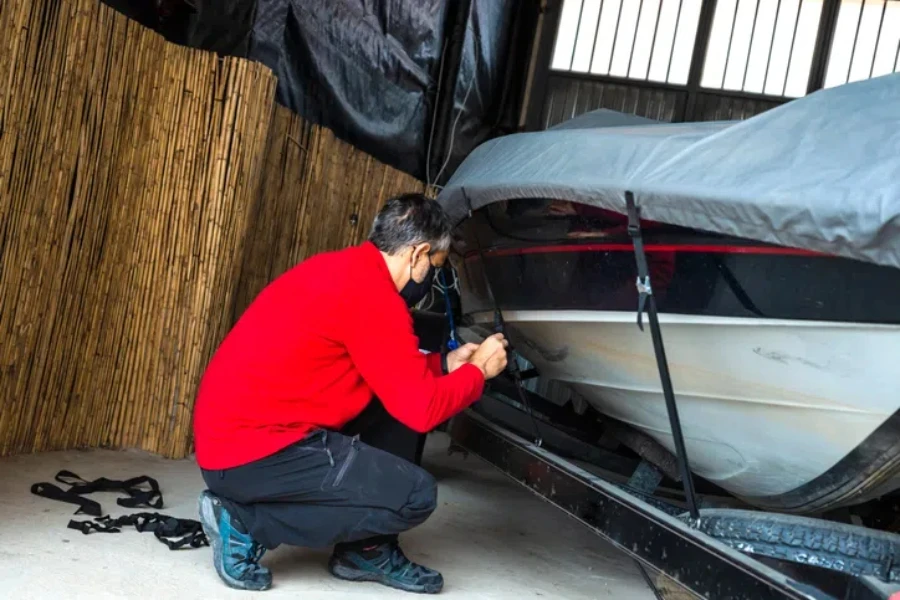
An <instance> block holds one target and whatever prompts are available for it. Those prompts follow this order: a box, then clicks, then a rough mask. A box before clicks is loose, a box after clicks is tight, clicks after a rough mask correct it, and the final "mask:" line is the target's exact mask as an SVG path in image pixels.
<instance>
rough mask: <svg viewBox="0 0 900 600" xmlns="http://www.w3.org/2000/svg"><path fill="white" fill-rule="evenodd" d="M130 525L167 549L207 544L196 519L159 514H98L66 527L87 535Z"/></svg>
mask: <svg viewBox="0 0 900 600" xmlns="http://www.w3.org/2000/svg"><path fill="white" fill-rule="evenodd" d="M131 526H133V527H134V528H135V529H137V530H138V531H140V532H142V533H143V532H147V531H149V532H152V533H153V535H155V536H156V539H158V540H159V541H160V542H162V543H163V544H165V545H166V546H168V547H169V550H179V549H181V548H184V547H185V546H187V547H190V548H200V547H201V546H209V540H208V539H207V538H206V534H205V533H203V529H202V527H201V526H200V522H199V521H194V520H193V519H178V518H176V517H170V516H169V515H163V514H160V513H135V514H133V515H124V516H121V517H118V518H116V519H112V518H110V517H109V516H105V517H99V518H97V519H94V520H93V521H74V520H73V521H69V529H75V530H77V531H80V532H81V533H83V534H85V535H87V534H90V533H94V532H99V533H119V532H120V531H122V529H121V528H122V527H131Z"/></svg>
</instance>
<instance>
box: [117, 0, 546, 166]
mask: <svg viewBox="0 0 900 600" xmlns="http://www.w3.org/2000/svg"><path fill="white" fill-rule="evenodd" d="M105 1H106V2H107V3H108V4H110V5H111V6H113V7H114V8H116V9H117V10H119V11H121V12H124V13H125V14H127V15H129V16H131V17H132V18H136V19H138V20H139V21H141V22H142V23H143V24H145V25H147V26H150V27H153V28H154V29H157V30H158V31H160V32H161V33H163V35H165V36H166V37H167V38H168V39H170V40H171V41H173V42H176V43H180V44H184V45H188V46H191V47H195V48H202V49H205V50H212V51H215V52H218V53H219V54H224V55H235V56H243V57H246V58H250V59H252V60H258V61H260V62H262V63H264V64H266V65H267V66H269V67H270V68H271V69H272V70H273V71H274V72H275V75H276V76H277V77H278V91H277V99H278V101H279V102H280V103H281V104H284V105H285V106H287V107H289V108H290V109H292V110H293V111H294V112H296V113H297V114H299V115H301V116H303V117H304V118H306V119H308V120H310V121H313V122H315V123H318V124H321V125H324V126H326V127H328V128H329V129H331V130H333V131H334V132H335V133H336V134H337V135H338V136H339V137H341V138H342V139H344V140H346V141H348V142H350V143H351V144H353V145H354V146H356V147H358V148H360V149H361V150H363V151H365V152H368V153H369V154H371V155H373V156H375V157H376V158H378V159H379V160H381V161H382V162H385V163H387V164H390V165H392V166H394V167H396V168H399V169H401V170H403V171H406V172H408V173H410V174H412V175H414V176H416V177H418V178H420V179H422V180H426V177H427V176H428V175H430V179H431V180H432V181H434V180H435V179H436V175H437V172H438V171H440V167H441V166H442V165H443V164H444V163H445V162H446V167H445V168H444V172H443V176H442V179H443V180H446V178H447V176H448V175H449V174H451V173H452V172H453V170H454V169H455V168H456V166H457V165H458V164H459V162H460V161H461V160H462V159H463V158H464V157H465V156H466V155H467V154H468V153H469V152H470V151H471V150H472V149H473V148H474V147H475V146H477V145H478V144H479V143H481V142H482V141H484V140H485V139H488V138H489V137H492V135H494V131H495V130H496V129H497V128H503V129H507V130H508V128H509V126H510V121H511V120H512V115H513V113H514V112H515V108H516V106H515V105H516V103H517V102H518V92H519V88H520V87H521V84H520V81H511V78H513V77H519V78H521V77H523V76H524V75H523V74H524V67H523V65H524V63H525V62H526V61H527V51H528V47H527V44H528V43H530V35H531V31H525V34H524V35H523V34H522V33H521V32H520V30H523V29H527V28H528V27H530V26H531V25H532V24H533V20H534V19H536V14H537V6H538V3H537V2H536V1H529V2H520V1H517V0H468V1H461V0H223V1H221V2H216V3H212V2H210V1H209V0H189V1H186V0H163V2H162V4H157V5H156V6H157V7H158V8H157V9H156V10H155V11H154V10H148V9H147V6H148V5H147V3H145V2H140V1H139V0H105ZM466 12H467V14H466ZM529 19H531V20H529ZM457 21H458V22H459V23H465V29H461V30H460V31H464V36H463V37H461V38H456V39H454V38H453V36H451V35H450V34H451V32H452V30H453V29H454V25H455V24H456V23H457ZM523 23H524V25H522V24H523ZM457 29H459V28H457ZM445 47H446V53H444V50H445ZM442 53H444V54H443V60H444V64H445V66H448V65H449V66H450V68H449V69H445V72H444V73H443V77H444V78H452V77H453V76H456V79H455V80H453V81H449V82H448V81H444V82H443V85H442V86H441V87H442V90H441V94H446V93H450V94H452V98H453V102H452V103H446V102H445V103H444V104H445V105H446V106H447V107H448V108H451V109H452V110H451V111H448V112H447V114H445V115H443V118H438V119H436V121H437V123H438V124H439V127H438V128H437V129H440V127H441V126H443V127H444V128H445V130H443V131H440V130H439V131H435V139H436V140H437V144H435V147H433V148H432V157H431V165H432V166H433V169H428V168H426V158H427V157H426V155H427V152H428V141H429V137H430V135H431V132H432V120H433V119H435V116H434V113H435V107H436V105H438V106H439V105H440V103H439V102H438V101H437V98H436V94H437V90H438V83H439V78H440V77H441V60H442ZM453 53H457V56H458V58H459V60H457V61H455V63H456V65H458V71H457V72H454V69H453V66H454V60H452V59H451V56H450V55H451V54H453ZM511 53H512V55H511ZM511 90H514V91H511ZM453 125H455V133H453V134H451V133H450V128H451V127H452V126H453ZM447 148H451V149H452V150H451V155H450V158H449V160H446V157H447V152H446V150H447ZM429 171H431V172H430V173H429Z"/></svg>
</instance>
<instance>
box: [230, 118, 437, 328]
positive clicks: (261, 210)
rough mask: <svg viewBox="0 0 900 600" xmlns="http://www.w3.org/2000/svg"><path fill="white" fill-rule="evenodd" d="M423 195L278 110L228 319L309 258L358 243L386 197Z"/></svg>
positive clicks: (406, 179) (413, 182)
mask: <svg viewBox="0 0 900 600" xmlns="http://www.w3.org/2000/svg"><path fill="white" fill-rule="evenodd" d="M423 189H424V186H423V184H422V182H420V181H419V180H417V179H415V178H414V177H411V176H410V175H407V174H406V173H403V172H401V171H397V170H396V169H393V168H391V167H388V166H385V165H384V164H382V163H380V162H378V161H377V160H375V159H374V158H372V157H371V156H370V155H368V154H366V153H364V152H361V151H359V150H357V149H356V148H354V147H353V146H351V145H350V144H347V143H345V142H343V141H341V140H339V139H338V138H337V137H335V135H334V134H333V133H332V132H331V131H330V130H328V129H324V128H322V127H318V126H315V125H310V124H309V123H308V122H306V121H304V120H303V119H301V118H300V117H298V116H297V115H295V114H294V113H292V112H291V111H290V110H289V109H287V108H284V107H282V106H278V107H277V108H276V109H275V116H274V118H273V121H272V130H271V134H270V136H269V145H268V148H267V151H266V159H265V167H264V171H263V177H262V185H261V191H260V194H259V195H258V196H257V202H258V204H257V206H256V207H255V209H254V210H253V211H252V216H251V223H250V225H249V229H248V241H247V248H246V251H245V255H244V262H243V269H242V271H241V278H240V282H239V285H238V293H237V299H236V304H235V308H234V313H233V318H234V319H236V318H237V317H238V316H240V313H242V312H243V311H244V309H246V307H247V306H248V305H249V303H250V302H251V301H252V300H253V298H254V297H255V296H256V294H258V293H259V292H260V291H261V290H262V288H263V287H265V285H267V284H268V283H269V282H270V281H272V280H273V279H275V277H277V276H278V275H280V274H281V273H284V272H285V271H286V270H288V269H289V268H290V267H292V266H293V265H295V264H297V263H298V262H300V261H302V260H303V259H305V258H306V257H308V256H310V255H312V254H316V253H318V252H323V251H327V250H336V249H338V248H343V247H345V246H348V245H352V244H358V243H360V242H361V241H363V240H364V239H365V238H366V236H367V235H368V233H369V228H370V226H371V224H372V221H373V219H374V218H375V214H376V213H377V212H378V209H380V208H381V206H382V205H383V204H384V202H385V201H386V200H387V199H388V198H390V197H391V196H393V195H396V194H400V193H404V192H412V191H419V192H421V191H423Z"/></svg>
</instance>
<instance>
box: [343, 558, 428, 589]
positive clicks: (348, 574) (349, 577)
mask: <svg viewBox="0 0 900 600" xmlns="http://www.w3.org/2000/svg"><path fill="white" fill-rule="evenodd" d="M331 574H332V575H334V576H335V577H337V578H338V579H343V580H344V581H357V582H361V581H365V582H371V583H380V584H382V585H386V586H388V587H392V588H394V589H398V590H402V591H404V592H411V593H413V594H437V593H439V592H440V591H441V589H443V587H444V586H443V584H425V585H406V584H404V583H401V582H399V581H396V580H394V579H391V578H390V577H387V576H386V575H379V574H377V573H367V572H365V571H360V570H358V569H351V568H348V567H345V566H343V565H339V564H338V565H332V566H331Z"/></svg>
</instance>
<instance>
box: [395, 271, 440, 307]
mask: <svg viewBox="0 0 900 600" xmlns="http://www.w3.org/2000/svg"><path fill="white" fill-rule="evenodd" d="M434 271H435V269H434V265H431V264H430V265H428V273H426V274H425V279H423V280H422V283H416V282H415V281H414V280H413V279H410V280H409V282H408V283H407V284H406V285H405V286H403V289H402V290H400V296H401V297H402V298H403V299H404V300H405V301H406V305H407V306H408V307H410V308H412V307H413V306H415V305H416V304H418V303H419V302H421V301H422V300H423V299H424V298H425V296H427V295H428V292H429V290H431V285H432V283H434Z"/></svg>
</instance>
